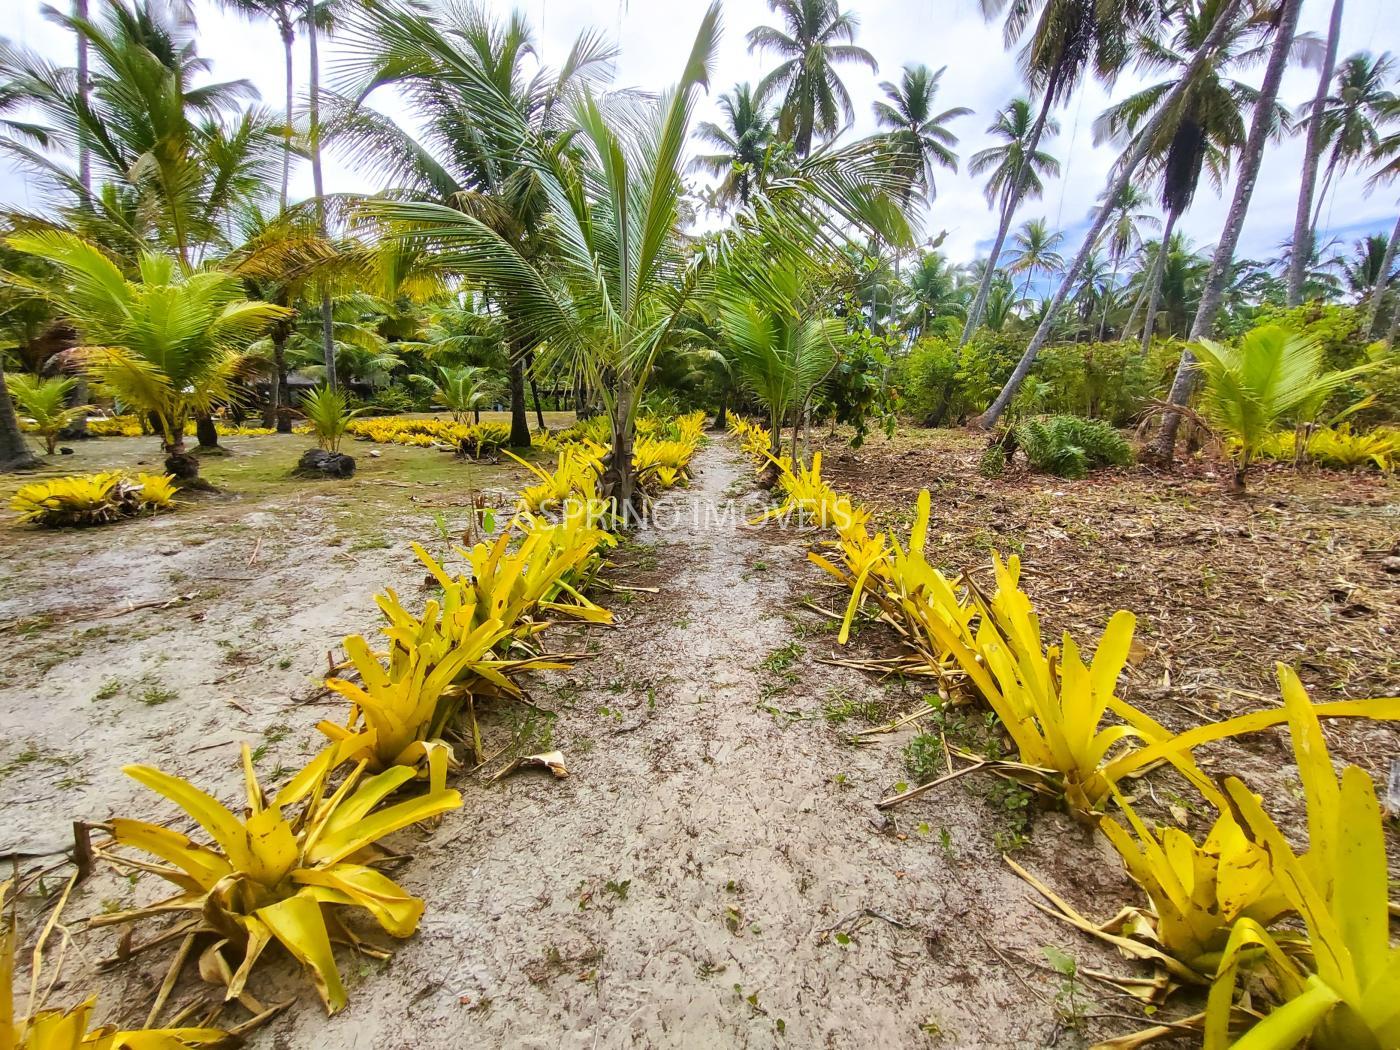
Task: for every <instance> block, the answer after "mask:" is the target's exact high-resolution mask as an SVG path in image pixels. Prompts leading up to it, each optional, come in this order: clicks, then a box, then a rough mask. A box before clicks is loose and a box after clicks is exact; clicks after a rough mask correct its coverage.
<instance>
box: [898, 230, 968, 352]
mask: <svg viewBox="0 0 1400 1050" xmlns="http://www.w3.org/2000/svg"><path fill="white" fill-rule="evenodd" d="M967 292H968V289H967V286H966V285H965V284H964V283H963V282H962V281H961V280H960V278H959V274H958V271H957V269H956V268H954V267H953V266H951V265H949V263H948V260H947V259H946V258H944V257H943V255H942V254H940V253H939V252H936V251H928V252H925V253H924V254H923V255H922V256H920V257H919V260H918V262H916V263H915V264H914V268H913V269H912V270H911V271H910V272H909V276H908V278H907V279H906V280H905V283H904V294H903V296H902V297H901V298H902V300H903V308H904V314H903V322H904V326H905V328H906V329H907V330H908V332H909V337H910V339H911V340H917V339H918V338H919V337H920V336H922V335H923V334H924V333H925V332H927V331H928V330H929V329H930V328H931V327H932V326H933V325H934V323H935V322H937V321H938V320H940V319H941V318H945V317H962V316H963V315H964V314H965V313H966V312H967Z"/></svg>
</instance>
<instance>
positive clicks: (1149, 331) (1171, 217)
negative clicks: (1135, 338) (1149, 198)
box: [1142, 209, 1179, 357]
mask: <svg viewBox="0 0 1400 1050" xmlns="http://www.w3.org/2000/svg"><path fill="white" fill-rule="evenodd" d="M1178 214H1179V213H1178V212H1177V211H1176V210H1175V209H1169V210H1168V211H1167V224H1166V225H1165V226H1163V227H1162V244H1161V247H1159V248H1158V249H1157V258H1155V259H1153V260H1152V273H1151V274H1150V275H1149V276H1148V278H1147V317H1146V319H1145V320H1144V321H1143V322H1142V356H1143V357H1146V356H1147V352H1148V351H1149V350H1151V349H1152V336H1153V335H1154V334H1155V333H1156V331H1157V303H1158V300H1160V299H1161V296H1162V276H1163V271H1165V270H1166V268H1167V252H1168V251H1169V250H1170V245H1171V239H1172V227H1174V226H1175V225H1176V218H1177V215H1178Z"/></svg>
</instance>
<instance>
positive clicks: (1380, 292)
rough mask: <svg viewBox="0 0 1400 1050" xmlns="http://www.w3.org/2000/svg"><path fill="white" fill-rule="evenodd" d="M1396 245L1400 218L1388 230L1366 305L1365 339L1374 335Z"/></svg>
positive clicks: (1399, 243) (1398, 244)
mask: <svg viewBox="0 0 1400 1050" xmlns="http://www.w3.org/2000/svg"><path fill="white" fill-rule="evenodd" d="M1397 247H1400V219H1396V220H1395V228H1394V229H1392V230H1391V231H1390V240H1388V241H1386V244H1385V255H1384V256H1382V257H1381V272H1380V274H1379V275H1378V276H1377V278H1376V286H1375V287H1374V288H1373V289H1371V301H1370V302H1369V303H1368V304H1367V305H1366V324H1365V326H1364V327H1363V328H1362V329H1361V330H1362V331H1363V332H1365V333H1366V338H1367V339H1374V338H1375V337H1376V322H1377V321H1378V320H1379V319H1380V312H1381V300H1382V299H1384V298H1385V293H1386V282H1388V281H1389V280H1390V270H1391V267H1393V266H1394V265H1395V251H1396V248H1397ZM1397 312H1400V310H1397Z"/></svg>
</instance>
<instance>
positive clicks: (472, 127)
mask: <svg viewBox="0 0 1400 1050" xmlns="http://www.w3.org/2000/svg"><path fill="white" fill-rule="evenodd" d="M344 36H345V45H344V50H345V52H346V53H347V55H349V56H350V59H349V62H350V68H352V69H353V70H354V72H355V73H356V74H357V77H358V79H359V80H361V81H362V82H363V84H364V89H363V92H362V94H365V95H367V94H368V93H369V92H371V91H372V90H375V89H377V88H379V87H381V86H383V85H385V84H388V83H391V82H392V83H394V84H395V85H396V86H397V88H398V90H399V92H400V94H402V95H405V96H406V97H407V98H408V99H409V102H410V104H411V105H412V107H413V110H414V113H415V115H416V117H417V120H418V123H419V124H420V125H421V127H422V129H423V130H422V133H421V134H420V135H419V136H417V137H415V136H414V135H412V134H410V133H409V132H407V131H405V130H403V129H402V128H401V127H400V126H399V124H398V122H397V121H394V120H392V119H390V118H388V117H386V116H384V115H383V114H381V113H378V112H377V111H375V110H372V109H369V108H368V107H364V106H359V105H356V104H354V103H351V102H349V101H347V100H345V99H341V98H332V99H330V100H329V102H330V106H331V108H332V110H333V117H332V122H331V135H330V141H331V143H332V148H335V149H337V150H339V151H340V152H341V153H342V155H344V156H345V157H346V158H347V159H348V161H349V162H350V163H351V164H353V165H355V166H356V167H357V168H358V169H360V170H361V171H364V172H366V173H369V174H372V175H375V176H378V177H380V178H383V179H386V180H388V183H389V186H390V188H391V189H392V190H393V191H394V192H395V193H396V194H399V195H403V196H408V197H410V198H413V199H417V200H423V201H430V202H433V203H437V204H442V205H445V206H450V207H454V208H457V209H459V210H461V211H462V212H463V213H464V214H469V215H471V216H473V217H474V218H476V219H477V220H479V221H481V222H483V223H485V224H486V225H488V226H489V227H490V228H491V229H492V230H493V231H494V232H495V233H496V234H498V235H499V236H500V237H501V238H503V239H504V240H506V241H508V242H509V243H511V244H512V245H513V246H514V248H515V250H516V253H517V254H518V255H519V256H520V257H521V258H523V259H524V260H526V261H527V262H528V263H530V264H531V265H533V264H534V263H536V262H538V261H539V260H540V259H541V258H542V253H543V251H544V249H545V242H546V236H545V235H546V231H545V230H544V228H543V222H544V217H545V214H546V211H547V210H549V208H550V207H551V201H550V198H549V196H548V194H547V193H546V191H545V185H544V180H543V176H542V174H541V168H540V166H539V165H538V164H536V163H535V162H534V161H533V160H532V159H531V158H536V157H538V158H540V159H541V160H542V161H543V162H544V163H552V162H553V160H555V159H557V158H559V157H560V156H562V155H563V153H564V152H565V150H566V149H567V148H568V146H569V142H568V138H567V135H566V131H565V127H564V120H565V115H566V112H567V110H568V109H569V107H570V106H572V105H573V104H574V102H575V101H576V100H577V99H578V98H579V97H581V93H582V91H583V90H584V88H585V87H587V86H588V85H589V84H590V83H592V82H595V81H596V78H597V77H598V76H599V75H601V74H602V73H603V72H605V71H606V69H607V66H608V63H609V62H610V60H611V59H612V57H613V56H614V54H615V51H614V49H613V48H611V47H610V46H608V45H607V44H605V43H604V42H603V41H602V40H601V39H600V38H599V37H598V36H597V35H596V34H594V33H592V32H591V31H588V32H584V33H582V34H580V36H579V37H578V38H577V40H576V41H575V42H574V45H573V47H572V49H571V50H570V52H569V54H568V56H567V58H566V59H565V62H564V64H563V65H562V66H561V67H560V68H559V69H558V70H557V71H555V70H552V69H549V68H546V67H540V68H538V69H537V70H536V71H535V72H534V73H533V74H531V73H530V72H529V71H528V69H527V62H528V61H529V60H530V59H531V58H532V57H533V55H534V53H535V44H534V35H533V33H532V31H531V29H530V26H529V24H528V23H527V22H526V21H525V20H524V18H523V17H522V16H520V15H519V14H516V15H514V16H512V17H511V18H510V19H509V20H508V21H505V22H500V21H497V20H495V19H494V18H492V17H491V16H490V15H489V13H488V12H487V11H486V9H485V8H482V7H476V6H470V5H468V6H463V7H457V8H453V9H451V11H450V12H447V13H444V14H443V15H442V16H441V17H440V18H437V19H429V18H427V17H425V16H423V15H422V14H421V13H413V12H409V11H408V10H407V8H405V7H400V6H398V5H396V4H394V3H382V4H381V3H374V2H371V3H367V4H365V5H364V7H363V9H362V10H361V11H360V12H359V13H358V15H357V17H355V18H353V19H351V20H350V21H349V23H348V24H347V26H346V27H345V29H344ZM483 287H484V290H485V292H486V294H487V297H488V299H489V300H490V302H491V304H492V306H493V308H496V309H505V310H506V312H507V313H509V309H510V306H509V303H508V300H509V299H510V296H509V295H508V294H507V292H508V290H507V289H505V288H501V287H495V286H493V285H491V284H490V283H489V282H487V283H486V284H485V285H484V286H483ZM507 321H508V323H507V325H506V328H507V329H508V330H509V332H510V339H511V344H510V355H509V356H510V369H509V386H510V401H511V437H510V443H511V444H512V445H515V446H517V447H522V446H529V444H530V426H529V421H528V419H527V417H526V414H525V374H524V370H525V361H526V358H527V356H528V355H529V354H530V352H531V350H532V349H533V347H534V346H536V345H538V343H539V342H540V341H541V336H540V335H538V334H532V333H531V331H530V329H529V328H528V327H527V326H522V325H519V324H516V323H514V319H512V318H507Z"/></svg>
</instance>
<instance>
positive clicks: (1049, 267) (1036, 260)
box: [1009, 219, 1065, 273]
mask: <svg viewBox="0 0 1400 1050" xmlns="http://www.w3.org/2000/svg"><path fill="white" fill-rule="evenodd" d="M1064 239H1065V235H1064V234H1063V233H1061V232H1059V231H1058V230H1051V229H1050V225H1049V223H1047V222H1046V221H1045V220H1044V219H1029V220H1027V221H1026V222H1024V223H1022V224H1021V228H1020V229H1019V230H1017V231H1016V234H1015V236H1014V237H1012V238H1011V254H1010V256H1009V258H1010V260H1011V266H1010V269H1011V272H1012V273H1034V272H1035V271H1036V270H1044V271H1046V272H1047V273H1053V272H1054V271H1055V270H1059V269H1061V268H1063V266H1064V265H1065V257H1064V256H1063V255H1061V254H1060V253H1059V252H1057V251H1056V250H1055V249H1056V248H1058V247H1059V246H1060V245H1061V244H1063V243H1064Z"/></svg>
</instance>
